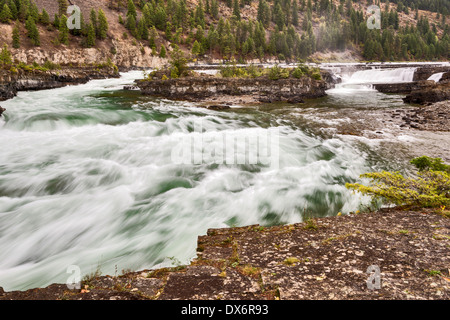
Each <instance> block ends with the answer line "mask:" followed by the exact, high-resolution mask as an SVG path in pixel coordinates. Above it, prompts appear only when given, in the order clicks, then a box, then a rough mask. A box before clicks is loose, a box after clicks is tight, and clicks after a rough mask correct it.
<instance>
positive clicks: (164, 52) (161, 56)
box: [159, 45, 167, 59]
mask: <svg viewBox="0 0 450 320" xmlns="http://www.w3.org/2000/svg"><path fill="white" fill-rule="evenodd" d="M166 55H167V51H166V47H164V46H163V45H162V46H161V49H160V50H159V57H160V58H163V59H164V58H165V57H166Z"/></svg>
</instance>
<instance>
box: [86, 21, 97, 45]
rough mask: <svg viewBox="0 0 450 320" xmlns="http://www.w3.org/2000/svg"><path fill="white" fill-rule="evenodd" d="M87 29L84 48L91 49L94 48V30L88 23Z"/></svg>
mask: <svg viewBox="0 0 450 320" xmlns="http://www.w3.org/2000/svg"><path fill="white" fill-rule="evenodd" d="M87 28H88V33H87V39H86V46H87V47H88V48H92V47H95V38H96V35H95V28H94V26H93V25H92V23H89V25H88V27H87Z"/></svg>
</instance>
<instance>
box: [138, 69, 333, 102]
mask: <svg viewBox="0 0 450 320" xmlns="http://www.w3.org/2000/svg"><path fill="white" fill-rule="evenodd" d="M322 79H325V80H315V79H313V78H311V77H307V76H305V77H302V78H299V79H297V78H287V79H278V80H271V79H268V78H267V77H257V78H232V77H231V78H221V77H216V76H211V75H201V76H194V77H191V76H190V77H184V78H178V79H166V80H138V81H136V86H137V87H138V88H139V89H140V90H141V93H142V94H144V95H151V96H158V97H164V98H171V99H182V100H188V101H195V102H203V103H206V104H208V103H213V104H221V103H233V101H237V102H240V103H244V104H247V103H250V104H251V103H260V102H264V103H270V102H278V101H286V102H289V103H301V102H303V99H308V98H318V97H322V96H325V95H326V93H325V91H326V90H327V89H329V88H330V87H331V86H332V84H331V83H330V81H332V78H331V76H329V74H322Z"/></svg>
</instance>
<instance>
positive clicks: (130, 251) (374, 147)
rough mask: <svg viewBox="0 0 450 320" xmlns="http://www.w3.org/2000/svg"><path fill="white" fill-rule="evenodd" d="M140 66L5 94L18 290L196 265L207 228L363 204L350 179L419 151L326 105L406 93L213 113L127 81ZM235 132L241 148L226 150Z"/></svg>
mask: <svg viewBox="0 0 450 320" xmlns="http://www.w3.org/2000/svg"><path fill="white" fill-rule="evenodd" d="M142 76H143V73H142V72H140V71H132V72H127V73H123V74H122V75H121V78H119V79H107V80H94V81H90V82H89V83H87V84H84V85H78V86H70V87H64V88H59V89H53V90H44V91H36V92H20V93H19V94H18V96H17V97H15V98H14V99H11V100H8V101H5V102H3V103H2V106H3V107H5V108H6V109H7V112H5V114H4V116H3V118H2V119H0V132H1V137H2V147H1V149H2V151H1V152H0V286H2V287H3V288H4V289H5V290H6V291H11V290H25V289H29V288H34V287H44V286H47V285H49V284H51V283H55V282H59V283H65V282H66V280H67V279H68V277H69V276H70V273H68V271H69V269H68V268H69V266H72V265H75V266H77V267H79V268H80V270H81V273H82V275H88V274H92V273H94V272H96V271H100V272H101V273H103V274H110V275H118V274H120V273H121V272H122V270H142V269H145V268H152V267H158V266H164V265H171V264H172V263H174V262H181V263H188V261H189V260H190V259H192V258H193V257H195V254H196V253H195V249H196V241H197V237H198V236H199V235H202V234H205V233H206V231H207V229H208V228H218V227H229V226H244V225H250V224H261V225H266V226H268V225H274V224H280V223H295V222H301V221H303V220H304V219H305V218H307V217H310V216H321V217H322V216H334V215H336V214H337V213H338V212H343V213H344V214H345V213H348V212H351V211H356V210H358V209H360V208H362V207H363V206H364V205H366V204H367V203H368V201H369V199H367V198H362V197H361V196H359V195H357V194H352V192H350V191H348V190H347V189H346V188H345V183H346V182H353V181H356V180H357V179H358V177H359V175H360V174H361V173H364V172H367V171H374V170H381V169H398V168H401V167H402V165H403V164H404V163H405V161H406V160H407V156H408V154H407V153H405V154H403V153H401V152H398V149H397V148H396V147H392V146H391V147H386V146H381V145H380V144H379V143H378V142H376V141H375V142H374V140H371V139H358V138H355V137H352V136H342V135H336V134H333V130H332V129H333V124H334V123H339V121H347V120H345V119H339V118H334V119H329V118H327V117H325V116H321V114H322V113H326V114H328V115H329V114H330V113H331V114H333V112H334V113H335V112H338V110H341V109H344V108H345V109H346V110H350V111H351V110H353V111H359V112H366V111H365V110H370V108H397V107H399V106H401V105H403V102H402V100H401V96H398V95H384V94H380V93H378V92H376V91H374V90H372V89H370V88H368V87H359V88H356V89H355V88H353V89H352V88H349V87H346V88H340V90H331V91H330V92H329V95H328V96H327V97H325V98H322V99H317V100H311V101H307V102H306V103H305V104H302V105H296V106H292V105H287V104H273V105H261V106H259V107H242V106H233V108H231V109H229V110H226V111H214V110H208V109H205V108H199V107H197V106H196V105H195V104H194V103H188V102H180V101H170V100H165V99H157V98H153V97H144V96H140V95H139V94H138V92H136V91H124V90H122V88H123V86H124V85H129V84H132V83H133V81H134V79H137V78H141V77H142ZM326 122H328V125H327V126H326V127H328V129H330V130H322V129H323V128H322V127H321V125H320V123H326ZM324 128H325V127H324ZM224 141H225V142H224ZM227 141H228V142H230V141H231V142H230V143H231V145H232V146H234V149H233V150H234V153H231V157H230V152H229V153H228V154H227V155H226V156H225V155H224V154H223V153H221V151H220V150H225V149H224V146H226V145H227ZM397 142H398V141H397ZM186 146H188V147H186ZM252 148H254V149H252ZM211 150H214V151H215V152H211ZM227 150H228V151H229V150H230V148H228V149H227ZM249 150H250V151H249ZM254 150H256V151H258V152H259V153H255V154H252V152H253V151H254ZM247 151H249V152H247ZM244 154H246V156H247V158H245V157H244V160H243V161H239V157H240V156H242V155H244ZM180 155H181V156H180ZM252 155H253V158H252ZM255 155H256V156H255ZM197 156H199V157H197ZM249 159H250V160H251V159H253V160H255V161H249Z"/></svg>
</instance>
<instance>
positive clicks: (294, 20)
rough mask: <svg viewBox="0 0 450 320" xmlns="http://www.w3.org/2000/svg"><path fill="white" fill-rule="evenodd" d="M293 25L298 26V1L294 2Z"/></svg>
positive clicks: (294, 0)
mask: <svg viewBox="0 0 450 320" xmlns="http://www.w3.org/2000/svg"><path fill="white" fill-rule="evenodd" d="M292 24H293V25H294V26H298V5H297V0H293V3H292Z"/></svg>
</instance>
